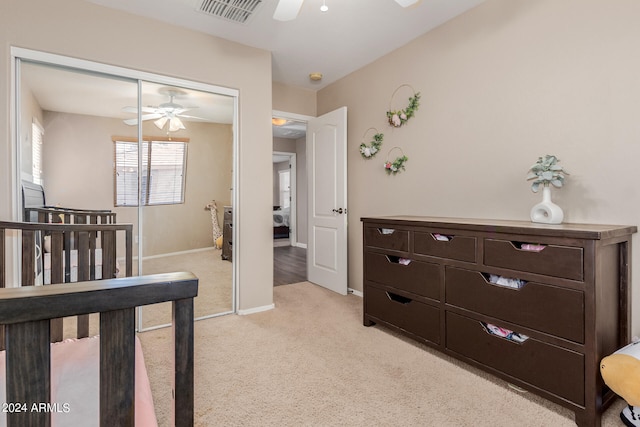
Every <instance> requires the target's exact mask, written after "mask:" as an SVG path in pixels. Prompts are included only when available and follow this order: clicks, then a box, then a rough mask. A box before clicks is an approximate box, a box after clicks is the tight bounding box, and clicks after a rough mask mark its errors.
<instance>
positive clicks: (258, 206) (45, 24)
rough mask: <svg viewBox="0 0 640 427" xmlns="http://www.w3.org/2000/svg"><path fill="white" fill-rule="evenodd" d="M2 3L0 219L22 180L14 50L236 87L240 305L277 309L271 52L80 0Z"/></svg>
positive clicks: (7, 214) (8, 210) (5, 216)
mask: <svg viewBox="0 0 640 427" xmlns="http://www.w3.org/2000/svg"><path fill="white" fill-rule="evenodd" d="M0 3H1V5H0V7H1V8H2V9H1V10H0V76H1V77H0V100H2V102H1V103H0V152H2V153H3V154H2V156H0V177H1V178H0V201H1V203H0V218H3V219H9V218H11V215H12V211H13V205H12V201H13V196H14V188H15V182H14V176H15V174H16V173H15V171H14V170H13V169H12V168H13V167H14V165H13V163H12V159H14V158H15V153H14V152H13V150H12V147H13V144H12V139H11V135H12V132H15V129H14V128H13V122H12V120H11V117H10V114H9V113H10V105H11V98H10V94H11V75H12V72H11V61H10V55H11V52H10V48H11V47H12V46H16V47H21V48H26V49H33V50H39V51H45V52H50V53H55V54H60V55H66V56H70V57H74V58H81V59H86V60H90V61H96V62H101V63H106V64H110V65H116V66H121V67H126V68H131V69H136V70H141V71H148V72H153V73H157V74H162V75H167V76H171V77H178V78H182V79H187V80H193V81H197V82H203V83H207V84H214V85H219V86H226V87H230V88H235V89H238V90H239V92H240V97H239V110H240V120H239V128H238V130H239V141H240V144H239V149H238V156H239V163H240V166H239V168H238V171H237V173H238V186H237V188H236V190H237V191H238V197H239V205H238V206H237V209H236V213H237V216H238V218H237V224H238V227H237V233H238V236H237V238H236V242H237V245H234V247H235V248H237V251H238V256H237V258H236V259H238V260H239V271H238V276H237V279H238V280H239V289H240V293H239V298H238V299H239V304H240V309H242V310H249V309H253V308H259V307H265V306H269V305H271V304H272V302H273V282H272V276H273V257H271V256H269V255H268V254H269V253H271V251H272V227H271V225H272V224H271V221H270V214H269V212H270V211H271V202H272V201H271V188H272V182H271V181H272V178H271V177H272V169H271V167H272V166H271V142H270V141H271V125H270V120H269V119H270V117H271V111H272V103H271V98H272V97H271V92H272V86H271V85H272V83H271V55H270V53H269V52H267V51H263V50H260V49H255V48H250V47H247V46H243V45H240V44H237V43H232V42H228V41H226V40H222V39H218V38H215V37H210V36H207V35H205V34H202V33H197V32H194V31H189V30H185V29H182V28H178V27H175V26H172V25H170V24H167V23H160V22H157V21H153V20H150V19H145V18H140V17H138V16H134V15H130V14H127V13H123V12H119V11H116V10H111V9H107V8H103V7H100V6H96V5H94V4H91V3H89V2H86V1H82V0H59V1H56V2H50V1H46V0H3V1H2V2H0ZM34 11H37V13H34ZM149 34H153V37H149ZM167 52H172V53H171V55H170V56H167Z"/></svg>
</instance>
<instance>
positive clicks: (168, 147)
mask: <svg viewBox="0 0 640 427" xmlns="http://www.w3.org/2000/svg"><path fill="white" fill-rule="evenodd" d="M114 149H115V163H116V164H115V173H114V181H115V189H116V193H115V205H116V206H137V205H138V171H139V163H138V143H137V142H131V141H115V143H114ZM186 160H187V144H186V142H182V141H144V142H143V143H142V175H141V183H142V191H141V199H142V201H143V204H144V205H145V206H150V205H171V204H180V203H184V181H185V175H186V167H187V165H186Z"/></svg>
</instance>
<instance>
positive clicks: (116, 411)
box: [100, 308, 135, 427]
mask: <svg viewBox="0 0 640 427" xmlns="http://www.w3.org/2000/svg"><path fill="white" fill-rule="evenodd" d="M134 331H135V312H134V308H127V309H122V310H114V311H107V312H103V313H100V425H101V426H114V425H116V426H131V427H133V425H134V421H135V416H134V415H135V392H134V390H135V333H134Z"/></svg>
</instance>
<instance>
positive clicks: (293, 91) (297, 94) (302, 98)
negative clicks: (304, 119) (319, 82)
mask: <svg viewBox="0 0 640 427" xmlns="http://www.w3.org/2000/svg"><path fill="white" fill-rule="evenodd" d="M273 109H274V110H277V111H284V112H287V113H296V114H301V115H304V116H311V117H315V116H316V92H315V91H313V90H309V89H303V88H299V87H296V86H290V85H286V84H283V83H278V82H273Z"/></svg>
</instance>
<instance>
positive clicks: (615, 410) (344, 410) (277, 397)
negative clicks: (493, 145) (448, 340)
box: [140, 282, 624, 427]
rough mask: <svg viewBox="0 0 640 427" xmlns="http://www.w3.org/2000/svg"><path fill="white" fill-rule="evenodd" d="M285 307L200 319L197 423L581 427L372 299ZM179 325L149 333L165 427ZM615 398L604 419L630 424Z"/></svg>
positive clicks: (294, 288) (308, 289)
mask: <svg viewBox="0 0 640 427" xmlns="http://www.w3.org/2000/svg"><path fill="white" fill-rule="evenodd" d="M274 300H275V304H276V308H275V309H274V310H271V311H267V312H263V313H257V314H253V315H249V316H236V315H230V316H224V317H219V318H214V319H208V320H202V321H199V322H196V324H195V334H196V335H195V387H196V389H195V411H196V423H195V424H196V426H437V427H441V426H442V427H446V426H457V427H460V426H474V427H478V426H480V427H481V426H492V427H494V426H498V427H499V426H504V427H513V426H516V425H517V426H536V427H546V426H548V427H563V426H567V427H569V426H575V423H574V421H573V413H571V412H570V411H568V410H566V409H564V408H561V407H559V406H557V405H555V404H552V403H550V402H548V401H546V400H544V399H541V398H539V397H537V396H535V395H532V394H529V393H527V394H521V393H518V392H516V391H514V390H512V389H511V388H509V387H508V385H507V384H506V383H504V382H503V381H501V380H498V379H496V378H495V377H492V376H490V375H487V374H484V373H482V372H481V371H479V370H477V369H474V368H471V367H469V366H467V365H465V364H462V363H460V362H458V361H456V360H454V359H452V358H450V357H448V356H444V355H441V354H440V353H438V352H436V351H433V350H431V349H429V348H427V347H425V346H422V345H419V344H416V343H414V342H412V341H410V340H408V339H406V338H404V337H400V336H396V335H394V334H392V333H390V332H389V331H388V330H385V329H383V328H381V327H378V326H374V327H370V328H366V327H364V326H362V299H361V298H359V297H356V296H353V295H349V296H346V297H345V296H340V295H338V294H335V293H333V292H330V291H327V290H325V289H324V288H321V287H318V286H316V285H313V284H311V283H308V282H304V283H299V284H293V285H288V286H279V287H276V288H274ZM170 332H171V331H170V329H160V330H155V331H150V332H144V333H141V334H140V339H141V342H142V346H143V350H144V354H145V361H146V364H147V369H148V371H149V376H150V381H151V386H152V389H153V396H154V401H155V405H156V413H157V415H158V420H159V422H160V426H169V425H170V422H171V372H170V369H171V358H170V357H171V337H170ZM623 405H624V402H622V400H619V401H617V402H616V403H615V404H614V405H613V407H612V408H610V409H609V410H608V411H607V412H606V413H605V416H604V419H603V426H607V427H611V426H620V425H622V424H621V422H620V420H619V418H618V414H619V411H620V410H621V408H622V406H623Z"/></svg>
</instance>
